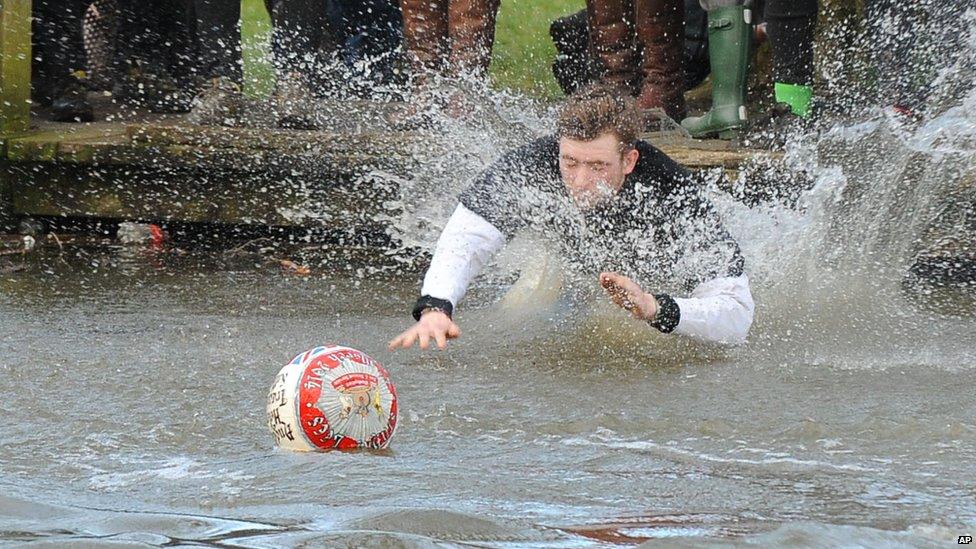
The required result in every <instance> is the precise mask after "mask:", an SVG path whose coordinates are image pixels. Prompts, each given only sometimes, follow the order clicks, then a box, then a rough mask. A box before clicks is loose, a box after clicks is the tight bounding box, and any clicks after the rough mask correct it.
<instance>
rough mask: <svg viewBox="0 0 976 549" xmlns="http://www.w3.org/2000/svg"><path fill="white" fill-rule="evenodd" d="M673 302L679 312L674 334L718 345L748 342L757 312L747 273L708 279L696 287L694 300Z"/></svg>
mask: <svg viewBox="0 0 976 549" xmlns="http://www.w3.org/2000/svg"><path fill="white" fill-rule="evenodd" d="M674 301H675V303H677V304H678V310H679V318H678V325H677V326H676V327H675V329H674V333H676V334H682V335H686V336H690V337H693V338H695V339H700V340H704V341H710V342H715V343H731V344H737V343H743V342H745V340H746V336H747V335H748V334H749V327H750V326H752V318H753V314H754V313H755V310H756V304H755V303H754V302H753V300H752V292H751V290H750V289H749V278H748V277H747V276H746V275H744V274H743V275H740V276H736V277H722V278H715V279H712V280H708V281H706V282H703V283H701V284H699V285H698V286H697V287H695V289H694V290H693V291H692V292H691V297H688V298H679V297H676V298H674Z"/></svg>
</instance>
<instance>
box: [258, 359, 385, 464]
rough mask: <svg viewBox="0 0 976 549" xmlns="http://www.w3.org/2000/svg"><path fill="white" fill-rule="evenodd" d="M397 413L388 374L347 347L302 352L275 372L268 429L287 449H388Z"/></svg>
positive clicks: (269, 393)
mask: <svg viewBox="0 0 976 549" xmlns="http://www.w3.org/2000/svg"><path fill="white" fill-rule="evenodd" d="M397 414H398V410H397V396H396V388H395V387H394V386H393V382H392V381H391V380H390V375H389V374H388V373H387V372H386V370H384V369H383V367H382V366H380V364H379V363H378V362H376V361H375V360H373V359H372V358H370V357H369V355H367V354H366V353H363V352H362V351H357V350H356V349H351V348H349V347H341V346H335V345H333V346H327V347H316V348H314V349H309V350H308V351H305V352H304V353H302V354H300V355H298V356H296V357H295V358H293V359H292V360H291V362H289V363H288V364H287V365H286V366H285V367H284V368H282V369H281V371H280V372H278V375H277V376H276V377H275V379H274V383H272V385H271V390H270V391H269V392H268V428H270V429H271V434H272V435H273V436H274V439H275V444H277V445H278V446H280V447H282V448H284V449H286V450H295V451H301V452H317V451H323V450H333V449H338V450H355V449H360V448H368V449H379V448H386V446H387V445H388V444H390V439H391V438H393V432H394V431H396V425H397Z"/></svg>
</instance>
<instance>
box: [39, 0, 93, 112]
mask: <svg viewBox="0 0 976 549" xmlns="http://www.w3.org/2000/svg"><path fill="white" fill-rule="evenodd" d="M87 7H88V3H87V2H86V1H84V0H34V5H33V14H34V21H33V36H34V60H33V73H34V77H33V78H32V81H33V82H34V90H33V95H34V97H35V98H36V99H37V100H38V101H41V102H42V103H47V102H50V101H51V100H52V99H53V97H54V95H55V94H56V93H57V90H56V88H57V87H58V83H59V82H61V81H63V80H65V79H67V78H68V76H69V75H70V74H71V72H72V71H78V70H84V69H85V67H86V63H85V55H84V52H85V45H84V41H83V39H82V35H81V25H82V21H83V18H84V13H85V9H86V8H87Z"/></svg>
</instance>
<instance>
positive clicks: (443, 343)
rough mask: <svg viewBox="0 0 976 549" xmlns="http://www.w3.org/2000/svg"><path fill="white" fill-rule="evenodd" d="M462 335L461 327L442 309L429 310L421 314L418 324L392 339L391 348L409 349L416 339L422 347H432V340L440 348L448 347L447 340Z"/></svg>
mask: <svg viewBox="0 0 976 549" xmlns="http://www.w3.org/2000/svg"><path fill="white" fill-rule="evenodd" d="M460 335H461V328H458V325H457V324H455V323H454V321H453V320H451V317H449V316H447V315H446V314H445V313H444V312H442V311H437V310H433V309H431V310H429V311H426V312H425V313H424V314H423V315H421V317H420V320H418V321H417V323H416V324H414V325H413V326H411V327H410V328H408V329H407V330H406V331H404V332H403V333H402V334H400V335H398V336H396V337H395V338H393V340H392V341H390V344H389V347H390V350H391V351H393V350H396V349H397V348H398V347H399V348H401V349H409V348H410V347H411V346H412V345H413V343H414V341H419V342H420V348H421V349H427V348H428V347H430V340H432V339H433V340H434V341H436V342H437V347H438V348H439V349H444V348H446V347H447V340H448V339H454V338H456V337H458V336H460Z"/></svg>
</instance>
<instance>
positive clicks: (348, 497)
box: [0, 247, 976, 547]
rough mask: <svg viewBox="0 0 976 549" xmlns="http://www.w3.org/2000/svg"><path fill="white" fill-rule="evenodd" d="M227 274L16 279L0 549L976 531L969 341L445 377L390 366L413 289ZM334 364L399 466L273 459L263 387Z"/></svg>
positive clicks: (58, 265)
mask: <svg viewBox="0 0 976 549" xmlns="http://www.w3.org/2000/svg"><path fill="white" fill-rule="evenodd" d="M220 257H221V254H220V253H219V252H214V251H190V252H188V253H184V254H177V253H174V252H172V251H170V252H162V253H149V252H139V251H133V250H127V249H121V248H104V247H103V248H94V249H93V248H72V247H69V248H67V249H66V250H65V252H64V253H63V254H60V253H59V252H58V251H57V250H47V251H44V252H42V253H39V254H36V255H34V256H32V257H29V258H28V259H27V260H26V265H27V269H26V270H24V271H20V272H16V273H8V274H4V275H2V276H0V290H2V291H0V326H2V336H0V372H2V374H0V375H2V379H3V388H4V398H3V399H0V412H2V413H3V416H4V421H3V422H2V424H0V464H2V465H0V485H2V495H0V537H2V538H3V539H4V540H8V541H14V542H27V541H31V542H36V543H41V544H44V543H47V544H51V545H58V546H60V545H61V544H64V543H66V542H69V541H79V542H84V544H86V545H87V544H92V545H94V544H116V543H123V544H132V545H162V544H180V543H203V544H214V545H227V546H242V547H270V546H282V545H296V546H300V545H304V546H363V545H366V546H371V545H372V546H377V545H379V546H393V547H423V546H431V545H436V544H443V545H462V546H487V547H521V546H551V547H587V546H600V545H603V544H608V545H612V544H635V543H638V542H643V541H647V540H650V541H651V542H660V543H668V544H671V543H676V544H679V545H680V544H686V545H689V546H691V545H699V544H701V543H702V542H704V541H706V540H712V541H715V540H725V541H730V540H739V541H749V542H762V543H769V544H783V543H789V544H794V545H808V546H820V545H835V544H839V543H859V544H863V545H865V546H878V545H890V544H904V545H913V546H914V545H922V546H925V545H934V544H939V543H944V542H945V541H947V540H949V541H952V542H953V543H954V540H955V536H958V535H967V534H972V533H973V532H974V531H976V501H974V493H973V485H974V482H976V478H974V477H976V467H974V466H973V463H974V458H976V419H974V418H976V404H974V400H973V399H972V388H973V387H974V386H976V367H974V366H976V351H974V349H973V344H972V343H973V341H976V337H974V335H976V327H974V324H973V322H972V320H971V319H966V318H945V319H941V320H939V321H938V322H937V323H932V322H929V323H923V324H922V325H918V326H917V329H918V331H919V332H921V333H923V334H924V337H921V338H917V339H916V340H915V341H913V342H912V343H911V345H910V348H907V347H908V346H907V345H899V344H898V342H897V341H892V342H890V345H884V344H882V345H878V344H875V343H874V342H871V341H869V342H866V343H864V342H862V343H858V339H859V337H858V335H857V334H850V337H848V338H847V341H848V342H849V343H847V344H845V345H838V344H837V343H836V338H834V337H830V336H824V337H822V338H818V337H816V336H813V335H810V334H812V333H815V332H816V330H812V331H810V334H806V335H804V338H805V339H802V340H798V339H797V338H792V339H790V338H787V337H784V332H783V330H782V328H781V326H780V325H779V324H778V322H777V321H776V320H775V318H771V319H770V320H767V321H764V320H762V318H760V320H759V322H758V324H757V326H756V327H755V331H754V333H753V337H752V341H751V343H750V344H749V345H747V346H746V347H744V348H740V349H737V350H734V351H731V352H728V351H714V350H709V349H704V350H703V349H697V350H696V349H689V348H687V347H680V346H678V347H672V346H669V344H668V343H667V340H666V339H664V338H663V337H661V338H659V339H660V341H658V340H655V339H654V338H651V339H649V340H647V342H646V346H641V345H635V344H634V343H633V340H632V339H630V338H626V337H624V338H621V339H620V340H617V339H615V338H614V337H613V334H612V333H611V334H609V335H608V334H606V333H599V330H602V329H603V328H602V326H603V324H601V323H597V322H585V321H584V322H582V323H576V324H572V325H560V324H557V325H554V326H553V325H551V326H550V327H549V328H538V329H535V328H534V329H533V330H535V331H534V332H533V333H524V331H521V330H503V329H500V328H501V326H500V325H499V322H501V321H500V320H499V319H500V318H504V316H503V315H502V316H499V315H498V314H497V311H493V309H492V308H491V307H487V308H470V309H469V310H468V311H467V312H463V313H462V314H461V316H460V321H461V325H462V329H464V330H465V333H464V335H463V337H462V339H461V340H460V341H458V342H457V344H456V345H454V346H453V348H452V349H450V350H449V351H447V352H426V353H421V352H399V353H396V354H392V353H390V352H388V351H386V350H385V343H386V341H387V340H388V339H389V338H390V337H391V336H392V335H393V334H395V333H396V332H397V331H398V330H400V329H401V328H403V327H404V326H406V325H407V322H408V316H407V315H406V314H405V311H406V310H407V309H408V308H409V305H410V302H411V300H412V298H413V297H414V294H415V292H416V277H417V276H418V275H416V274H407V275H399V276H380V275H377V276H372V277H365V278H355V277H350V276H349V275H348V274H347V273H345V272H338V271H336V272H329V270H328V268H327V267H325V266H322V267H320V268H318V269H317V270H316V271H315V272H314V273H313V275H312V276H311V277H306V278H302V277H293V276H287V275H285V274H282V273H281V272H280V271H278V270H277V269H269V268H267V267H265V266H263V265H261V264H260V263H250V262H247V261H244V262H241V261H236V262H234V263H227V262H224V261H222V260H220ZM762 292H763V291H762V290H760V291H759V292H758V297H757V301H759V300H760V299H762V295H763V293H762ZM489 293H490V292H489ZM760 302H761V301H760ZM834 307H839V308H841V309H843V307H844V304H843V303H835V304H834ZM772 317H775V315H772ZM621 322H622V321H621ZM625 324H626V323H622V324H621V325H625ZM496 328H498V329H496ZM520 332H521V333H520ZM882 339H883V338H882ZM324 342H336V343H343V344H348V345H352V346H355V347H358V348H360V349H362V350H364V351H367V352H369V353H371V354H373V355H374V357H376V358H377V359H379V360H380V361H381V362H382V363H383V364H385V365H386V366H387V367H388V369H389V370H390V372H391V375H392V376H393V378H394V380H395V382H396V384H397V386H398V391H399V394H400V399H401V404H402V418H401V426H400V428H399V430H398V431H397V434H396V437H395V439H394V441H393V444H392V448H391V450H389V451H388V452H385V453H381V454H341V453H331V454H315V455H296V454H290V453H284V452H280V451H276V450H275V449H274V448H273V447H272V439H271V436H270V434H269V433H268V432H267V430H266V426H265V420H264V398H265V392H266V390H267V388H268V386H269V384H270V382H271V379H272V377H273V376H274V374H275V373H276V371H277V370H278V368H279V367H280V366H281V365H282V364H283V363H284V362H285V361H287V360H288V359H289V358H290V357H291V356H292V355H293V354H295V353H296V352H298V351H301V350H303V349H305V348H308V347H311V346H313V345H315V344H319V343H324ZM596 342H602V343H596ZM777 342H780V343H777ZM783 342H785V343H783Z"/></svg>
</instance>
